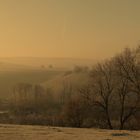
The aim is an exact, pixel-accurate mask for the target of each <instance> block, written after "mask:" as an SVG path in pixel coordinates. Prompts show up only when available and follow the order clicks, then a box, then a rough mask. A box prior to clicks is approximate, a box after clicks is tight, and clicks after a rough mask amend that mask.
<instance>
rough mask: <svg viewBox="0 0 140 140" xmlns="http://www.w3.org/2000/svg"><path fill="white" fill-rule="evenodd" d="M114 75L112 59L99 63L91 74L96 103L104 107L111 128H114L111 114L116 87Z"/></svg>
mask: <svg viewBox="0 0 140 140" xmlns="http://www.w3.org/2000/svg"><path fill="white" fill-rule="evenodd" d="M113 75H114V72H113V65H112V62H111V61H107V62H105V63H103V64H98V65H97V66H96V68H95V69H94V70H93V71H92V75H91V76H92V79H93V86H92V88H93V94H94V100H93V101H94V105H96V106H99V107H101V108H102V109H103V111H104V113H105V115H106V120H107V124H108V126H109V128H110V129H113V126H112V122H111V114H110V107H111V99H112V96H113V91H114V88H115V87H114V81H113Z"/></svg>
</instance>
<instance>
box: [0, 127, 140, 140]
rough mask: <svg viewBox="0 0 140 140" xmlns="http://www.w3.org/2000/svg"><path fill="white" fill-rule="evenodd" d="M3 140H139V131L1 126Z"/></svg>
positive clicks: (0, 133)
mask: <svg viewBox="0 0 140 140" xmlns="http://www.w3.org/2000/svg"><path fill="white" fill-rule="evenodd" d="M0 139H1V140H9V139H10V140H19V139H20V140H46V139H47V140H94V139H95V140H139V139H140V133H139V131H117V130H112V131H109V130H100V129H81V128H80V129H78V128H62V127H46V126H23V125H22V126H21V125H20V126H19V125H0Z"/></svg>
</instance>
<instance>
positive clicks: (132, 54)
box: [81, 48, 140, 129]
mask: <svg viewBox="0 0 140 140" xmlns="http://www.w3.org/2000/svg"><path fill="white" fill-rule="evenodd" d="M139 57H140V48H137V49H135V50H130V49H128V48H127V49H125V50H124V52H123V53H121V54H119V55H117V56H115V57H113V58H111V59H110V60H108V61H105V62H103V63H100V64H98V65H96V66H95V67H94V69H93V70H92V72H91V78H92V81H91V86H90V87H88V88H90V92H89V89H88V90H85V89H84V90H82V91H81V95H82V96H83V97H84V99H86V100H87V102H89V104H90V105H91V106H92V107H93V108H94V107H98V108H100V109H101V112H104V118H103V120H104V121H106V123H107V125H108V127H109V128H110V129H113V128H114V126H113V122H116V123H117V124H118V122H119V126H118V127H119V128H120V129H124V127H125V125H127V124H128V123H129V122H131V121H132V120H133V121H134V120H135V116H136V115H137V114H138V112H139V110H140V63H139V60H140V58H139ZM96 109H97V108H96ZM137 123H138V122H136V124H137ZM134 125H135V124H134ZM134 127H135V126H134Z"/></svg>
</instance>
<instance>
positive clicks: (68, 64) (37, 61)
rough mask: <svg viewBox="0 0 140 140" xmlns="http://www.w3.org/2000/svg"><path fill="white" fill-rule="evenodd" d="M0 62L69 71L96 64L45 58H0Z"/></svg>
mask: <svg viewBox="0 0 140 140" xmlns="http://www.w3.org/2000/svg"><path fill="white" fill-rule="evenodd" d="M0 61H1V62H6V63H13V64H18V65H26V66H32V67H42V66H43V67H45V68H48V67H50V66H51V68H57V69H69V68H73V67H74V66H75V65H80V66H85V65H86V66H92V65H94V64H95V63H96V61H95V60H92V59H74V58H45V57H42V58H41V57H11V58H0Z"/></svg>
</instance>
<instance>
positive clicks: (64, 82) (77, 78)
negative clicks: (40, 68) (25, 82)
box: [42, 72, 90, 96]
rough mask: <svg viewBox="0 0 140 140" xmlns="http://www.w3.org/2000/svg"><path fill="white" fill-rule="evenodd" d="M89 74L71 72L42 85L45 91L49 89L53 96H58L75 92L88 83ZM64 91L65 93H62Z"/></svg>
mask: <svg viewBox="0 0 140 140" xmlns="http://www.w3.org/2000/svg"><path fill="white" fill-rule="evenodd" d="M89 80H90V79H89V72H78V73H76V72H72V73H70V74H68V75H59V76H57V77H54V78H53V79H51V80H48V81H46V82H45V83H42V85H43V86H44V87H45V88H46V89H47V88H48V89H50V90H51V91H52V93H54V95H56V96H57V95H60V94H61V93H62V92H69V90H72V91H73V92H75V91H77V90H78V89H80V88H81V87H83V86H85V85H87V84H88V82H89ZM64 90H65V91H64Z"/></svg>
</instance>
